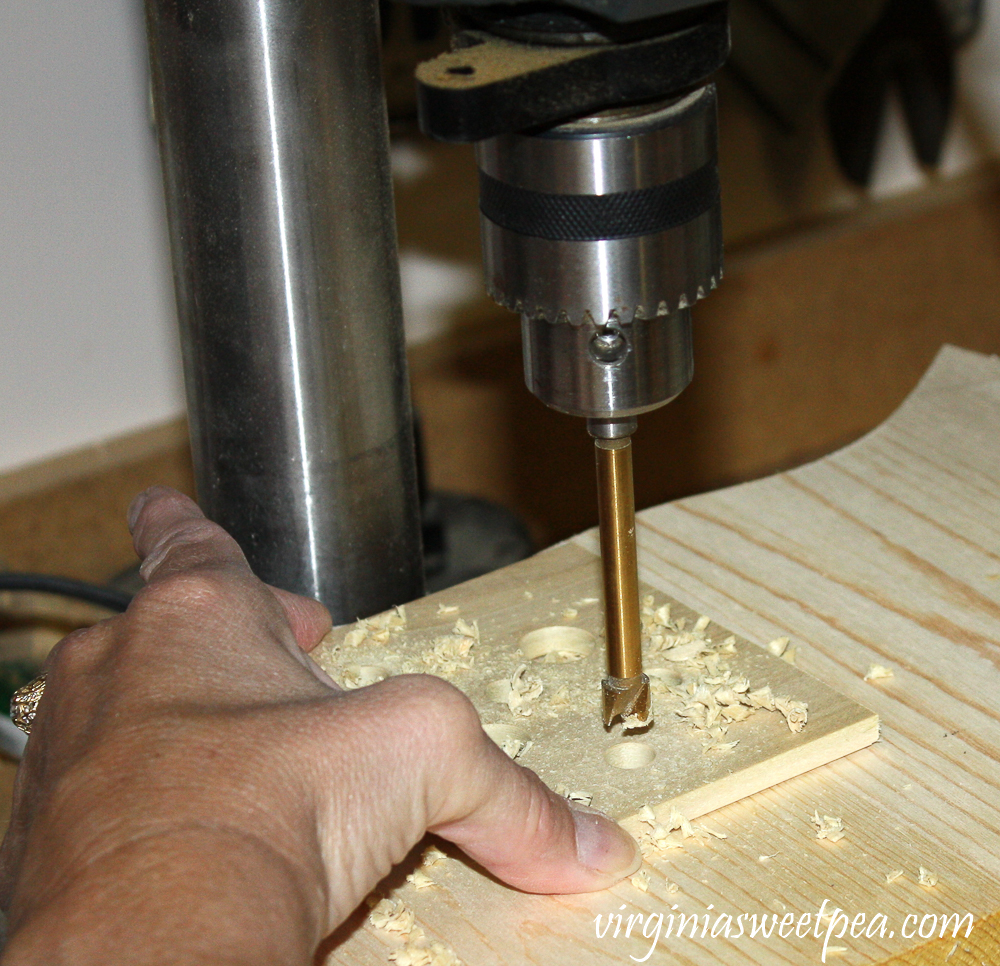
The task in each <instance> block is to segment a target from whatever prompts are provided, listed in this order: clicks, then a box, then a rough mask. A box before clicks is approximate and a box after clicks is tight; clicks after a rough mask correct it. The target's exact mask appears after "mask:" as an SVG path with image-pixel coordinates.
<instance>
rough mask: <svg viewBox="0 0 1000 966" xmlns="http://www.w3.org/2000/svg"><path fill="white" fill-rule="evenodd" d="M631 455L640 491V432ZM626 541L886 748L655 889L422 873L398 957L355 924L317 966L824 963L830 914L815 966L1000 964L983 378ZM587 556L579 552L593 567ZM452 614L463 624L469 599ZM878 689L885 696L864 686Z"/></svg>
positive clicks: (446, 866) (991, 416) (648, 516)
mask: <svg viewBox="0 0 1000 966" xmlns="http://www.w3.org/2000/svg"><path fill="white" fill-rule="evenodd" d="M871 378H878V374H877V373H875V372H873V373H872V374H871ZM636 445H637V472H638V473H641V472H642V436H641V430H640V434H639V436H638V437H637V440H636ZM677 458H678V459H683V458H684V456H683V454H682V453H678V454H677ZM638 536H639V546H640V568H641V571H642V578H643V579H644V580H645V581H646V582H647V583H649V584H650V585H652V586H653V587H655V588H658V589H659V590H661V591H663V592H665V593H667V594H669V595H670V596H672V597H675V598H677V599H678V600H680V601H682V602H684V603H685V604H687V605H689V606H690V607H692V608H693V609H694V610H696V611H698V612H699V613H704V614H706V615H708V616H710V617H711V618H712V619H713V620H717V621H718V622H719V623H721V624H723V625H725V626H726V627H728V628H731V629H732V630H733V631H735V632H736V633H737V634H740V635H742V636H744V637H746V638H748V639H749V640H751V641H754V642H757V643H759V644H765V643H767V642H768V641H771V640H772V639H774V638H777V637H781V636H787V637H789V638H791V641H792V647H794V648H795V649H796V662H797V665H798V666H799V667H800V668H801V669H803V670H804V671H806V672H808V673H810V674H812V675H814V676H815V677H817V678H819V679H820V680H822V681H824V682H825V683H826V684H829V685H831V686H832V687H834V688H836V689H837V690H838V691H840V692H842V693H843V694H845V695H847V696H848V697H850V698H853V699H854V700H856V701H857V702H859V703H860V704H862V705H864V706H866V707H868V708H871V709H872V710H874V711H876V712H878V714H879V715H880V717H881V720H882V738H881V740H880V741H878V742H877V743H876V744H875V745H873V746H871V747H870V748H867V749H864V750H862V751H859V752H856V753H855V754H853V755H850V756H849V757H847V758H843V759H841V760H839V761H837V762H835V763H833V764H831V765H826V766H823V767H822V768H819V769H817V770H815V771H813V772H810V773H808V774H806V775H803V776H801V777H798V778H794V779H791V780H789V781H787V782H784V783H783V784H781V785H779V786H777V787H775V788H773V789H770V790H768V791H765V792H761V793H758V794H756V795H754V796H752V797H750V798H749V799H746V800H744V801H742V802H738V803H736V804H734V805H730V806H728V807H726V808H723V809H720V810H718V811H716V812H714V813H712V814H711V816H710V817H709V818H710V821H708V822H707V823H706V824H709V825H711V826H712V828H714V829H716V830H721V831H724V832H725V834H726V835H727V837H726V838H715V837H712V836H704V837H691V838H688V839H685V840H684V847H683V848H678V849H674V850H672V851H670V852H669V854H668V855H667V856H666V857H664V858H662V859H659V858H658V859H656V860H655V861H654V862H653V863H652V864H647V865H646V866H645V869H646V872H647V873H648V885H647V883H646V882H644V881H643V882H639V883H638V887H637V884H634V883H633V882H624V883H622V884H620V885H618V886H617V887H616V888H615V889H613V890H611V891H610V892H606V893H600V894H594V895H589V896H573V897H565V898H564V897H538V896H526V895H521V894H518V893H515V892H513V891H511V890H507V889H505V888H503V887H501V886H500V885H498V884H497V883H495V882H493V881H491V880H489V879H487V878H485V877H483V876H481V875H480V873H479V872H477V871H475V870H473V869H471V868H469V867H468V866H467V865H466V864H465V863H464V862H462V861H461V860H460V859H459V858H456V857H454V855H452V857H449V858H447V859H445V860H442V861H439V862H438V863H436V864H435V865H434V866H432V867H429V868H427V869H426V872H427V875H428V876H429V877H430V878H431V879H432V880H433V883H434V884H433V885H430V886H427V887H425V888H420V889H418V888H416V887H415V886H414V885H413V884H409V883H406V882H405V881H404V876H405V873H406V872H407V871H410V870H409V869H401V870H400V873H399V874H398V875H396V876H395V877H394V878H393V879H392V881H391V882H390V883H387V884H386V885H385V887H384V888H383V889H382V894H383V895H387V896H389V897H391V898H392V899H394V900H401V901H402V903H403V904H404V905H405V907H406V909H408V910H411V911H412V912H413V914H414V917H415V919H414V929H415V930H419V931H414V930H409V931H410V933H411V942H410V943H409V945H407V944H406V942H405V938H404V937H405V935H406V932H407V928H405V923H404V928H403V929H402V931H400V930H399V929H397V930H396V931H392V929H391V928H390V929H386V928H376V927H375V926H373V924H372V923H371V921H370V920H369V919H368V917H367V910H361V911H359V912H358V913H357V914H356V915H355V916H354V917H352V919H351V920H350V921H349V922H348V923H347V924H345V926H344V927H343V928H342V930H341V931H340V932H339V933H338V934H337V935H336V936H335V937H333V938H332V940H331V941H330V943H329V944H328V947H327V951H328V953H329V960H328V961H329V962H330V963H339V964H354V966H376V964H377V966H384V964H387V963H389V962H395V963H396V964H397V966H407V964H411V966H439V964H440V966H448V964H451V963H453V962H454V957H457V958H458V959H459V960H461V961H462V962H464V963H466V964H468V966H488V964H504V966H520V964H529V963H530V964H551V966H562V964H566V966H569V964H579V963H587V964H594V966H600V964H617V963H627V962H632V961H646V962H652V963H657V962H659V963H678V964H685V966H687V964H691V966H709V964H716V963H718V962H725V963H727V964H731V966H739V964H757V966H779V964H780V966H788V964H798V963H803V964H805V963H814V962H816V963H818V962H821V961H823V953H824V941H825V940H826V936H827V932H828V929H829V927H830V922H831V920H830V918H829V917H828V914H829V913H830V912H832V911H833V910H835V909H837V910H844V912H845V913H846V917H847V918H846V919H844V918H842V917H841V915H840V914H839V913H837V914H835V916H834V918H833V920H832V921H833V923H834V926H833V934H832V936H831V937H830V938H829V939H828V940H826V946H827V949H826V961H827V962H840V963H847V964H862V963H864V964H869V963H893V964H902V963H909V964H923V966H929V964H933V963H941V964H944V963H948V964H949V966H980V964H987V966H997V964H1000V944H998V937H1000V884H998V882H1000V361H998V359H997V358H996V357H986V356H982V355H977V354H975V353H971V352H966V351H963V350H958V349H952V348H947V349H945V350H943V351H942V353H941V355H940V356H939V357H938V359H937V360H936V362H935V363H934V366H933V367H932V368H931V370H930V371H929V372H928V373H927V375H926V376H925V377H924V379H923V381H922V382H921V383H920V385H919V387H918V388H917V389H916V390H915V392H914V393H913V395H912V396H911V397H910V398H909V399H908V400H907V401H906V403H905V404H904V405H903V406H902V407H901V409H900V410H899V411H898V412H897V413H895V414H894V415H893V416H892V417H891V418H890V419H889V420H888V421H887V422H886V423H885V424H884V425H882V426H881V427H880V428H879V429H877V430H876V431H874V432H873V433H871V434H869V435H868V436H866V437H865V438H863V439H861V440H860V441H858V442H857V443H854V444H853V445H851V446H849V447H847V448H846V449H844V450H841V451H840V452H837V453H835V454H833V455H831V456H829V457H826V458H824V459H822V460H820V461H818V462H816V463H813V464H810V465H807V466H804V467H801V468H799V469H796V470H794V471H791V472H788V473H782V474H780V475H777V476H774V477H771V478H768V479H764V480H760V481H757V482H753V483H747V484H743V485H741V486H737V487H733V488H731V489H727V490H720V491H717V492H715V493H710V494H706V495H702V496H698V497H693V498H690V499H686V500H681V501H679V502H676V503H671V504H667V505H664V506H660V507H656V508H654V509H651V510H647V511H645V512H644V513H642V514H641V515H640V520H639V534H638ZM596 540H597V538H596V534H595V533H593V532H589V533H585V534H582V535H581V536H580V537H578V538H576V539H575V541H574V542H575V543H576V544H577V545H578V546H579V547H581V548H583V549H585V550H587V551H589V552H591V553H595V554H596V552H597V543H596ZM554 552H558V551H547V552H546V553H543V554H540V555H539V556H538V557H536V558H533V559H532V560H528V561H524V562H523V563H521V564H518V565H516V566H515V567H512V568H509V569H508V571H507V572H506V573H507V574H508V575H509V577H510V579H511V580H516V581H520V582H524V581H531V580H533V579H534V576H535V575H539V576H540V579H541V581H542V584H541V585H540V586H538V587H537V588H536V591H537V592H538V593H544V592H545V586H544V580H545V579H546V578H545V577H544V574H545V572H546V566H547V565H546V560H547V559H549V558H548V556H547V555H548V554H551V553H554ZM492 576H493V579H495V575H492ZM484 579H490V578H484ZM455 593H458V594H460V596H461V598H462V599H463V600H464V601H473V600H474V599H475V594H476V582H475V581H473V582H471V583H469V584H466V585H463V587H461V588H457V589H456V590H455ZM465 612H467V611H466V609H465V608H463V613H465ZM872 665H881V666H883V667H885V668H887V669H890V670H891V672H892V675H891V677H881V678H876V679H873V680H868V681H866V680H865V675H866V673H867V672H868V671H869V669H870V668H871V666H872ZM817 810H818V812H819V814H820V816H823V815H829V816H834V817H837V818H840V819H842V820H843V825H844V830H845V833H846V834H845V835H844V837H843V838H842V839H840V840H839V841H836V842H833V841H830V840H829V839H824V840H820V839H818V838H817V835H816V831H815V829H814V827H813V825H812V823H811V821H810V818H811V816H812V815H813V813H814V812H815V811H817ZM921 870H923V872H924V879H925V883H927V884H920V882H919V879H920V876H921ZM900 872H901V873H902V874H901V875H896V873H900ZM932 879H936V883H935V884H929V883H930V882H931V880H932ZM888 880H891V881H888ZM424 884H425V885H426V883H424ZM643 885H647V889H645V890H644V889H643V888H642V886H643ZM824 902H825V906H824ZM821 909H822V910H823V912H824V913H825V914H827V917H826V918H821V919H820V918H818V916H817V913H818V912H819V911H820V910H821ZM659 913H662V914H663V915H664V920H663V924H662V929H661V933H660V938H659V941H658V942H655V948H653V949H652V953H651V955H649V956H648V958H644V957H647V954H648V953H650V949H651V947H652V946H653V945H654V939H655V936H654V935H653V934H654V933H655V931H656V929H655V926H654V927H651V928H650V929H649V931H648V932H647V936H646V937H644V936H643V935H641V931H642V929H643V928H644V924H648V923H647V920H649V917H653V919H652V920H651V921H653V922H655V921H656V916H657V914H659ZM671 913H672V914H673V915H674V917H676V916H678V915H679V914H681V913H683V914H685V915H686V916H691V915H697V916H698V926H697V927H696V930H695V936H694V938H692V936H691V920H690V919H689V920H687V923H686V925H685V926H684V930H685V931H684V935H683V937H681V938H678V937H677V936H676V935H673V934H672V935H670V936H669V938H668V937H667V936H666V935H665V934H666V932H667V926H668V924H669V921H670V920H669V917H670V915H671ZM956 913H957V918H960V919H961V926H960V928H959V931H958V936H957V937H954V936H953V929H954V926H955V923H956V918H955V917H952V914H956ZM967 913H969V914H971V916H972V917H973V918H974V926H973V929H972V932H971V934H970V935H969V936H968V937H967V936H966V927H967V925H968V922H969V920H968V919H966V918H962V917H965V916H966V914H967ZM612 914H614V915H615V916H617V915H619V914H620V915H621V916H623V917H624V921H623V923H622V925H621V928H620V932H619V935H618V936H617V937H616V936H615V935H614V933H615V924H616V923H617V920H614V921H613V924H612V927H611V929H610V930H608V931H605V930H607V926H608V917H609V916H610V915H612ZM741 914H745V915H746V917H748V918H745V919H744V920H743V923H744V929H745V930H746V932H747V933H749V931H750V924H751V922H752V920H751V919H750V918H749V917H750V916H753V915H754V914H756V916H757V917H758V920H759V919H760V917H762V916H764V915H766V916H767V921H768V925H769V926H773V931H771V930H769V931H770V935H769V937H765V936H763V935H761V934H760V933H758V934H757V935H756V936H754V937H752V938H751V937H750V936H749V935H748V934H747V935H744V936H743V937H742V938H730V939H726V938H725V936H724V935H719V934H717V935H715V936H714V937H713V935H712V932H713V931H716V932H717V933H718V932H719V931H722V930H724V929H725V926H726V923H727V920H726V919H725V918H724V917H725V916H726V915H729V916H731V917H732V925H731V936H733V937H735V935H736V933H737V932H738V926H737V924H736V921H737V918H738V917H739V916H740V915H741ZM638 915H641V916H643V917H644V918H643V920H642V921H640V920H638V919H636V918H635V917H636V916H638ZM772 915H774V916H776V919H772V918H771V916H772ZM806 915H808V916H809V917H810V919H809V920H807V922H808V925H807V926H804V925H802V923H803V921H804V920H803V917H804V916H806ZM861 915H864V917H865V918H864V921H863V924H861V925H859V923H860V922H861V920H860V918H859V917H860V916H861ZM706 916H707V918H706ZM596 917H601V918H600V919H599V920H598V921H597V922H596V923H595V918H596ZM629 917H632V918H633V928H632V935H631V937H628V938H627V937H626V936H625V931H626V927H627V926H628V919H629ZM720 917H721V918H720ZM946 917H952V918H950V919H949V918H946ZM405 918H406V917H405V915H404V917H403V919H404V920H405ZM848 920H849V922H850V925H849V926H848ZM817 922H818V923H819V927H818V929H817ZM705 924H707V926H706V925H705ZM942 924H946V935H945V937H944V938H940V933H941V930H942ZM390 925H391V924H390ZM397 925H398V921H397ZM674 925H675V927H676V925H677V920H676V918H675V923H674ZM843 926H848V927H847V928H846V929H845V930H844V931H843V935H841V936H839V937H838V933H840V932H841V930H842V927H843ZM796 927H798V929H796ZM921 930H922V934H921ZM852 931H853V933H854V935H853V936H852ZM797 932H798V935H796V933H797ZM601 933H603V935H601ZM904 934H907V935H904ZM420 935H422V936H423V938H422V939H421V940H420V941H419V942H417V943H414V942H413V941H412V940H413V938H415V937H418V936H420ZM650 936H653V938H650ZM932 936H933V937H934V939H933V941H932V940H931V937H932ZM434 943H438V944H439V945H433V944H434ZM918 947H919V948H918ZM432 950H433V951H432Z"/></svg>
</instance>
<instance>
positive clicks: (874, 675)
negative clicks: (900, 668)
mask: <svg viewBox="0 0 1000 966" xmlns="http://www.w3.org/2000/svg"><path fill="white" fill-rule="evenodd" d="M892 676H893V673H892V668H891V667H886V666H885V665H884V664H870V665H868V673H867V674H866V675H865V680H866V681H881V680H883V679H884V678H891V677H892Z"/></svg>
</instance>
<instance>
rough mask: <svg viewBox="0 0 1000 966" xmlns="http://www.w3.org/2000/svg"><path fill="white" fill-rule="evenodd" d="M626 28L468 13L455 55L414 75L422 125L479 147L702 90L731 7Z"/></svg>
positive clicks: (533, 13)
mask: <svg viewBox="0 0 1000 966" xmlns="http://www.w3.org/2000/svg"><path fill="white" fill-rule="evenodd" d="M678 7H679V5H674V7H673V10H674V12H672V13H660V14H659V15H657V16H654V17H649V18H646V19H643V20H641V21H634V22H631V23H628V24H625V25H623V24H621V23H618V22H616V21H613V20H608V19H605V18H602V17H597V16H594V15H593V14H588V13H585V12H580V11H573V10H570V9H569V8H566V7H563V6H557V5H554V4H527V5H520V6H512V5H500V6H498V5H492V6H482V7H478V8H469V7H463V8H462V9H460V10H457V11H456V12H455V13H454V18H453V19H454V28H455V32H454V36H453V49H452V50H451V51H449V52H448V53H445V54H441V55H440V56H438V57H435V58H434V59H432V60H429V61H426V62H425V63H423V64H421V65H420V66H419V67H418V68H417V99H418V109H419V115H420V126H421V128H422V129H423V131H424V132H425V133H426V134H428V135H430V136H431V137H433V138H436V139H438V140H441V141H453V142H472V141H481V140H483V139H485V138H489V137H495V136H497V135H500V134H507V133H512V132H515V131H527V130H532V129H536V128H542V127H548V126H551V125H553V124H557V123H560V122H562V121H566V120H569V119H571V118H575V117H583V116H585V115H588V114H595V113H597V112H599V111H603V110H607V109H609V108H618V107H623V106H626V105H631V104H639V103H643V102H646V101H653V100H658V99H662V98H663V97H667V96H673V95H678V94H681V93H683V92H684V91H687V90H691V89H693V88H695V87H697V86H699V85H702V84H704V83H705V82H706V81H707V80H708V78H709V77H710V76H711V75H712V74H713V73H714V72H715V71H716V70H717V69H718V68H719V67H720V66H722V63H723V62H724V61H725V59H726V55H727V54H728V52H729V24H728V18H727V15H726V4H725V3H721V2H713V3H707V4H705V3H703V4H700V5H698V6H692V5H690V4H688V5H685V9H678Z"/></svg>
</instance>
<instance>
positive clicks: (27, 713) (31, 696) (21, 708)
mask: <svg viewBox="0 0 1000 966" xmlns="http://www.w3.org/2000/svg"><path fill="white" fill-rule="evenodd" d="M43 694H45V675H44V674H40V675H39V676H38V677H37V678H35V680H34V681H29V682H28V683H27V684H26V685H24V687H22V688H18V689H17V690H16V691H15V692H14V693H13V695H11V699H10V720H11V721H13V722H14V724H16V725H17V726H18V728H20V729H21V730H22V731H23V732H24V733H25V734H26V735H30V734H31V723H32V722H33V721H34V720H35V712H36V711H38V702H39V701H41V700H42V695H43Z"/></svg>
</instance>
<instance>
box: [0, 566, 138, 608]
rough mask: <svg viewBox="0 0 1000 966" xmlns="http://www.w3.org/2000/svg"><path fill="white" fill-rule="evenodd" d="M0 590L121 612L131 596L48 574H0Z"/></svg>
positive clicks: (107, 588) (108, 588)
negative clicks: (53, 596) (68, 599)
mask: <svg viewBox="0 0 1000 966" xmlns="http://www.w3.org/2000/svg"><path fill="white" fill-rule="evenodd" d="M0 590H30V591H36V592H40V593H43V594H56V595H57V596H59V597H72V598H74V599H76V600H85V601H87V603H89V604H97V606H98V607H106V608H107V609H108V610H114V611H123V610H125V608H126V607H128V605H129V602H130V601H131V600H132V595H131V594H126V593H124V592H123V591H120V590H113V589H112V588H110V587H99V586H98V585H97V584H88V583H85V582H84V581H82V580H71V579H70V578H69V577H53V576H51V575H50V574H29V573H17V572H11V573H0Z"/></svg>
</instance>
